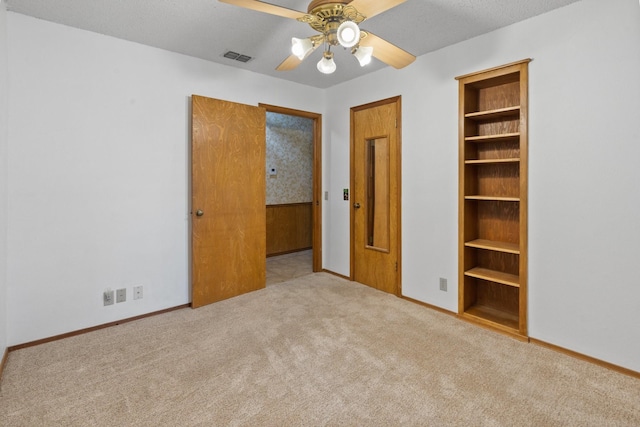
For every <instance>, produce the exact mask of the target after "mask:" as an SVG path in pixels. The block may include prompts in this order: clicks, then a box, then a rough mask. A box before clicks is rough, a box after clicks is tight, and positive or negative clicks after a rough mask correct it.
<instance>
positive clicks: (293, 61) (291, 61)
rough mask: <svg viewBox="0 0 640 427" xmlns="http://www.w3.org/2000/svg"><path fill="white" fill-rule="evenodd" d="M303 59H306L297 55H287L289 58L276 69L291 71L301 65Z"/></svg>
mask: <svg viewBox="0 0 640 427" xmlns="http://www.w3.org/2000/svg"><path fill="white" fill-rule="evenodd" d="M302 61H304V60H303V59H299V58H298V57H297V56H295V55H289V56H287V59H285V60H284V61H282V62H281V63H280V65H278V66H277V67H276V70H278V71H291V70H294V69H296V68H297V67H298V65H300V64H301V63H302Z"/></svg>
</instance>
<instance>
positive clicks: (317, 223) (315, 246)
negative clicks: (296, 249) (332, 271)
mask: <svg viewBox="0 0 640 427" xmlns="http://www.w3.org/2000/svg"><path fill="white" fill-rule="evenodd" d="M258 106H259V107H263V108H264V109H265V110H267V112H268V113H278V114H286V115H288V116H297V117H304V118H307V119H312V120H313V172H312V175H313V177H312V192H313V201H312V208H311V212H312V213H311V218H312V223H313V224H312V231H311V236H312V237H311V246H312V253H313V255H312V256H313V271H314V272H318V271H322V114H318V113H312V112H309V111H302V110H296V109H293V108H286V107H279V106H276V105H269V104H263V103H259V104H258Z"/></svg>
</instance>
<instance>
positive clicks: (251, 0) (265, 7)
mask: <svg viewBox="0 0 640 427" xmlns="http://www.w3.org/2000/svg"><path fill="white" fill-rule="evenodd" d="M219 1H221V2H222V3H228V4H232V5H234V6H240V7H244V8H245V9H251V10H257V11H258V12H264V13H269V14H271V15H276V16H282V17H283V18H290V19H298V18H301V17H303V16H305V15H306V13H303V12H298V11H297V10H293V9H287V8H286V7H281V6H276V5H273V4H269V3H265V2H263V1H259V0H219Z"/></svg>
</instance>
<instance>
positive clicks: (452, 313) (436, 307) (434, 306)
mask: <svg viewBox="0 0 640 427" xmlns="http://www.w3.org/2000/svg"><path fill="white" fill-rule="evenodd" d="M400 298H402V299H404V300H407V301H409V302H412V303H414V304H418V305H421V306H423V307H426V308H429V309H431V310H435V311H438V312H440V313H443V314H446V315H449V316H451V317H458V315H457V313H456V312H455V311H449V310H447V309H445V308H442V307H438V306H436V305H431V304H428V303H426V302H422V301H419V300H417V299H413V298H409V297H406V296H404V295H400Z"/></svg>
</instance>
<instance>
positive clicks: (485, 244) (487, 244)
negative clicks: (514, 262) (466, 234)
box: [464, 239, 520, 255]
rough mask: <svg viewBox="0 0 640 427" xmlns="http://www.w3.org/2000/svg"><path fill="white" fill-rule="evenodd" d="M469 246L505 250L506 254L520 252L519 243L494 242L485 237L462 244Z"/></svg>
mask: <svg viewBox="0 0 640 427" xmlns="http://www.w3.org/2000/svg"><path fill="white" fill-rule="evenodd" d="M464 245H465V246H467V247H469V248H477V249H487V250H490V251H497V252H505V253H508V254H516V255H519V254H520V245H518V244H517V243H506V242H496V241H493V240H486V239H475V240H471V241H470V242H466V243H465V244H464Z"/></svg>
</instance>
